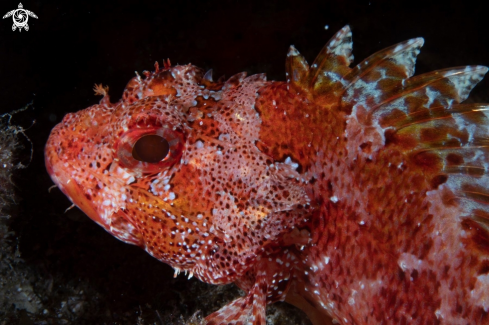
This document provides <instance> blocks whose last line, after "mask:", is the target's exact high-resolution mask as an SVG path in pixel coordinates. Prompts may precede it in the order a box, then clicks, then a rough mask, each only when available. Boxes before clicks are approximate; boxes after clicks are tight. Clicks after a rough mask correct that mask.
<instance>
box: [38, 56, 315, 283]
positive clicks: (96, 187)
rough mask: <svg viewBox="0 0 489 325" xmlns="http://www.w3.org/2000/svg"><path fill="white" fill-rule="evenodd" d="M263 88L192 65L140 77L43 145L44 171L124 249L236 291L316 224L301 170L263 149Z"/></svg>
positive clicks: (259, 81)
mask: <svg viewBox="0 0 489 325" xmlns="http://www.w3.org/2000/svg"><path fill="white" fill-rule="evenodd" d="M266 84H267V82H266V80H265V78H264V76H263V75H255V76H251V77H248V78H246V74H244V73H241V74H238V75H236V76H233V77H231V78H230V79H229V80H228V81H227V82H225V83H223V82H213V81H212V80H211V78H209V77H206V76H205V75H204V74H203V71H202V70H201V69H199V68H197V67H194V66H191V65H186V66H174V67H169V68H166V69H164V70H162V71H158V69H157V71H155V72H154V73H147V74H146V78H145V79H142V78H140V77H139V76H138V77H135V78H134V79H132V80H131V81H130V82H129V83H128V85H127V86H126V89H125V91H124V93H123V98H122V100H121V101H119V102H118V103H115V104H112V103H110V102H109V100H108V96H105V97H104V99H102V101H101V102H100V104H98V105H94V106H91V107H89V108H87V109H84V110H81V111H79V112H77V113H70V114H67V115H66V116H65V117H64V119H63V120H62V122H61V123H60V124H58V125H57V126H56V127H55V128H54V129H53V131H52V132H51V135H50V137H49V140H48V142H47V144H46V148H45V160H46V166H47V170H48V172H49V174H50V175H51V178H52V179H53V181H54V183H55V184H56V185H57V186H58V187H59V188H60V190H61V191H62V192H63V193H64V194H66V195H67V196H68V197H69V198H70V200H71V201H72V202H73V203H74V204H75V205H76V206H78V207H79V208H80V209H81V210H83V211H84V212H85V213H86V214H87V215H88V216H89V217H90V218H91V219H93V220H94V221H95V222H97V223H98V224H99V225H101V226H102V227H103V228H104V229H105V230H107V231H108V232H109V233H111V234H112V235H114V236H115V237H117V238H118V239H120V240H122V241H124V242H126V243H130V244H134V245H138V246H140V247H142V248H144V249H145V250H146V251H147V252H148V253H150V254H151V255H152V256H154V257H156V258H157V259H159V260H161V261H163V262H165V263H167V264H170V265H171V266H172V267H174V268H175V269H176V271H177V272H178V271H180V270H182V271H188V272H190V274H193V275H195V276H197V277H198V278H200V279H201V280H203V281H206V282H209V283H229V282H232V281H235V280H236V279H237V278H239V277H241V276H243V275H244V274H245V273H246V272H247V271H248V270H249V269H250V268H251V267H253V264H254V261H255V259H256V258H257V256H258V255H260V253H261V252H263V251H264V250H265V249H266V247H267V245H268V246H270V245H274V244H276V243H277V242H278V241H279V239H280V238H281V236H282V235H283V234H284V233H289V232H291V231H292V230H293V228H294V225H297V224H300V223H304V222H306V221H307V216H308V205H309V197H308V195H307V194H306V192H305V190H304V180H302V178H301V176H300V174H299V173H298V172H297V171H296V170H295V167H294V166H293V164H290V163H285V162H276V161H273V159H272V158H271V157H269V156H267V155H265V154H263V153H262V152H261V151H260V150H259V149H258V148H257V147H256V146H255V143H256V141H257V140H258V137H259V130H260V124H261V120H260V116H259V114H258V113H257V112H256V111H255V108H254V105H255V101H256V100H257V97H258V96H259V89H260V88H262V87H264V86H266ZM277 245H278V244H277Z"/></svg>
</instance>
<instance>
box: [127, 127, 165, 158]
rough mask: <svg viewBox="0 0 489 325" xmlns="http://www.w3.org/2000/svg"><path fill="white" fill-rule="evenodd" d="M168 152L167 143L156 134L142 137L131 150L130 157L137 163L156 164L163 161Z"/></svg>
mask: <svg viewBox="0 0 489 325" xmlns="http://www.w3.org/2000/svg"><path fill="white" fill-rule="evenodd" d="M169 151H170V145H169V143H168V141H167V140H166V139H165V138H163V137H161V136H159V135H156V134H150V135H145V136H142V137H141V138H140V139H139V140H137V141H136V143H135V144H134V146H133V148H132V157H133V158H134V159H136V160H138V161H142V162H147V163H157V162H160V161H161V160H163V159H165V158H166V156H168V152H169Z"/></svg>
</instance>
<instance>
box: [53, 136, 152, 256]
mask: <svg viewBox="0 0 489 325" xmlns="http://www.w3.org/2000/svg"><path fill="white" fill-rule="evenodd" d="M57 143H58V141H57V137H56V136H53V135H51V136H50V137H49V139H48V142H47V143H46V147H45V149H44V161H45V165H46V170H47V172H48V174H49V176H50V177H51V179H52V180H53V182H54V184H55V185H56V186H57V187H58V188H59V189H60V190H61V192H63V194H65V195H66V196H67V197H68V199H69V200H70V201H71V202H72V203H73V204H74V205H76V206H77V207H78V208H79V209H80V210H81V211H83V212H84V213H85V214H86V215H87V216H88V217H89V218H90V219H92V220H93V221H95V222H96V223H97V224H98V225H99V226H101V227H103V228H104V229H105V230H106V231H107V232H109V233H110V234H112V235H113V236H114V237H116V238H117V239H119V240H121V241H123V242H125V243H127V244H132V245H136V246H140V247H144V241H143V240H142V238H141V236H138V234H137V233H133V232H130V233H125V232H124V230H125V229H127V228H121V224H120V223H119V225H118V226H117V225H114V220H115V219H116V218H117V217H119V219H120V218H121V217H122V219H125V220H127V218H124V214H123V212H122V211H115V212H113V213H111V214H110V216H105V217H103V215H102V214H101V213H100V212H99V209H98V205H97V204H95V203H94V202H93V201H92V200H91V198H90V197H89V196H88V197H87V195H86V194H85V191H84V190H83V188H82V186H80V185H79V184H78V182H77V181H76V180H75V179H74V178H72V177H71V176H70V173H69V172H67V171H66V168H64V167H65V164H67V163H69V162H63V160H62V159H60V158H59V156H58V153H57V148H58V147H59V145H56V144H57ZM128 223H130V222H128Z"/></svg>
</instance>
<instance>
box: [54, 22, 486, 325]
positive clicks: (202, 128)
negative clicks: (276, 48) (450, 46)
mask: <svg viewBox="0 0 489 325" xmlns="http://www.w3.org/2000/svg"><path fill="white" fill-rule="evenodd" d="M422 44H423V40H422V39H420V38H418V39H413V40H409V41H406V42H403V43H400V44H398V45H395V46H392V47H390V48H388V49H385V50H383V51H380V52H378V53H376V54H374V55H372V56H371V57H369V58H368V59H366V60H365V61H363V62H362V63H360V64H359V65H357V66H356V67H354V68H350V67H349V65H350V63H351V61H352V60H353V57H352V55H351V32H350V29H349V27H348V26H346V27H344V28H343V29H342V30H340V31H339V32H338V33H337V34H336V35H335V36H334V37H333V38H332V39H331V40H330V41H329V42H328V43H327V44H326V46H325V47H324V48H323V50H322V51H321V52H320V54H319V56H318V57H317V58H316V60H315V61H314V63H313V64H312V65H311V66H309V65H308V64H307V62H306V61H305V60H304V58H303V57H302V56H301V55H300V54H299V53H298V52H297V50H296V49H295V48H293V47H291V49H290V50H289V53H288V55H287V61H286V68H287V75H286V76H287V81H286V82H274V81H272V82H268V81H266V79H265V76H264V75H254V76H250V77H247V78H246V74H245V73H240V74H237V75H235V76H233V77H231V78H230V79H229V80H227V81H226V82H214V81H212V77H211V74H210V73H206V74H205V75H204V73H203V71H202V70H201V69H199V68H197V67H195V66H192V65H186V66H173V67H172V66H170V63H169V61H168V62H165V67H164V69H162V70H160V69H159V67H158V65H157V64H156V71H154V72H151V73H150V72H145V78H140V77H139V76H137V77H135V78H133V79H132V80H131V81H130V82H129V83H128V85H127V86H126V89H125V91H124V94H123V98H122V99H121V100H120V101H118V102H117V103H111V102H110V101H109V96H108V95H107V91H108V89H107V88H103V87H101V86H97V87H96V92H97V93H98V94H101V95H104V98H103V99H102V101H101V102H100V104H98V105H94V106H91V107H89V108H87V109H85V110H82V111H80V112H77V113H72V114H68V115H66V116H65V118H64V119H63V121H62V122H61V123H60V124H59V125H57V126H56V127H55V128H54V129H53V131H52V133H51V136H50V138H49V140H48V143H47V145H46V152H45V155H46V165H47V169H48V172H49V174H50V175H51V177H52V179H53V181H54V182H55V183H56V184H57V185H58V187H59V188H60V189H61V190H62V191H63V192H64V193H65V194H66V195H67V196H68V197H69V198H70V199H71V200H72V201H73V203H74V204H76V205H77V206H78V207H79V208H80V209H82V210H83V211H84V212H85V213H86V214H87V215H88V216H89V217H90V218H92V219H93V220H94V221H96V222H97V223H98V224H100V225H101V226H102V227H104V228H105V229H106V230H107V231H108V232H110V233H111V234H113V235H114V236H115V237H117V238H119V239H120V240H123V241H124V242H127V243H131V244H135V245H138V246H140V247H142V248H144V249H145V250H146V251H147V252H148V253H150V254H151V255H152V256H154V257H156V258H157V259H159V260H161V261H163V262H165V263H168V264H169V265H171V266H172V267H173V268H175V270H176V273H177V274H178V272H180V271H185V272H186V273H189V274H190V276H192V275H193V276H196V277H198V278H199V279H201V280H202V281H205V282H208V283H214V284H222V283H229V282H235V283H237V284H238V286H240V287H241V288H242V289H243V290H245V292H247V295H246V296H244V297H242V298H239V299H237V300H236V301H234V302H233V303H231V304H229V305H227V306H224V307H223V308H222V309H220V310H218V311H217V312H215V313H213V314H211V315H209V316H208V317H207V318H206V319H207V321H208V323H209V324H227V323H230V324H248V323H252V324H265V307H266V305H267V304H268V303H273V302H275V301H279V300H285V301H288V302H290V303H292V304H294V305H296V306H298V307H299V308H301V309H303V310H304V311H305V312H306V313H307V314H308V316H309V317H310V319H311V320H312V322H313V323H314V324H327V323H329V322H330V321H331V318H332V319H333V320H336V321H337V322H339V323H341V324H408V323H409V324H438V323H440V324H488V323H489V314H488V312H489V254H488V253H489V235H488V232H487V230H488V229H489V226H488V225H489V222H488V220H489V187H488V185H487V184H489V182H488V180H489V178H488V177H487V172H488V168H489V152H488V149H487V148H488V145H487V138H488V133H489V120H488V117H487V112H488V110H489V106H487V105H483V104H459V103H460V102H462V101H463V100H465V99H466V98H467V96H468V94H469V92H470V90H471V89H472V87H473V86H474V85H475V84H477V82H479V81H480V80H481V79H482V77H483V75H484V74H485V73H486V72H487V68H485V67H481V66H469V67H461V68H454V69H447V70H442V71H436V72H432V73H428V74H424V75H420V76H415V77H412V75H413V74H414V63H415V60H416V55H417V54H418V53H419V49H420V47H421V46H422ZM145 135H158V136H160V137H162V138H164V139H166V141H168V143H169V148H170V150H169V152H168V154H167V156H166V157H165V158H164V159H163V160H161V161H159V162H153V163H151V162H144V161H141V159H139V160H138V159H136V158H135V156H134V155H133V151H132V150H133V149H132V148H133V146H134V145H135V143H136V142H137V141H138V140H139V139H140V138H141V137H143V136H145ZM328 316H330V317H331V318H329V317H328Z"/></svg>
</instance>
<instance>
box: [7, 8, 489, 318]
mask: <svg viewBox="0 0 489 325" xmlns="http://www.w3.org/2000/svg"><path fill="white" fill-rule="evenodd" d="M18 2H19V0H5V1H2V2H1V3H0V14H1V15H4V14H5V13H7V12H8V11H10V10H12V9H16V8H17V6H18ZM483 3H484V1H443V2H441V1H424V2H413V1H376V0H370V1H368V0H366V1H340V0H332V1H327V0H324V1H286V0H281V1H264V0H263V1H164V0H163V1H119V2H104V1H100V2H97V3H95V2H94V3H91V2H78V1H76V2H75V1H32V0H26V1H22V4H23V5H24V9H28V10H31V11H33V12H34V13H35V14H36V15H37V16H38V17H39V18H38V19H34V18H29V27H30V30H29V31H27V32H26V31H25V30H23V31H22V32H19V31H18V30H17V31H15V32H13V31H12V29H11V26H12V19H11V18H7V19H3V20H0V100H1V102H0V113H4V112H10V111H12V110H15V109H19V108H21V107H24V106H25V105H26V104H27V103H30V102H32V106H31V107H30V108H28V109H27V110H26V111H24V112H22V113H18V114H16V115H15V117H14V119H13V122H14V123H16V124H19V125H22V126H24V127H29V126H30V125H31V123H32V121H33V120H35V124H34V125H33V126H31V127H30V128H29V130H28V131H27V132H26V133H27V135H28V136H29V138H30V139H31V141H32V143H33V150H34V156H33V157H34V158H33V160H32V161H31V162H30V165H29V168H27V169H25V170H22V171H21V172H20V173H19V174H18V175H16V178H15V179H16V183H17V192H18V197H19V198H21V201H20V204H19V206H18V208H17V210H16V211H15V214H14V215H15V218H13V219H12V224H11V227H12V229H13V230H14V231H15V232H16V234H17V243H18V245H19V251H20V253H21V256H22V258H23V259H24V260H25V263H26V265H27V266H28V267H29V268H31V269H35V270H36V272H37V274H38V275H39V277H40V279H41V280H43V281H44V280H46V279H51V280H52V281H54V284H55V285H54V286H55V288H54V289H52V288H51V291H50V292H49V294H50V296H49V297H48V298H46V299H47V300H48V302H49V301H50V303H51V305H52V306H53V309H55V307H54V306H55V305H56V304H58V303H59V301H57V300H56V299H58V298H59V296H60V295H61V296H62V295H63V292H56V286H58V287H59V288H61V289H59V290H61V291H62V290H63V288H65V287H66V286H67V284H69V286H70V288H74V287H76V286H77V283H83V284H84V285H85V286H86V289H85V291H88V292H92V294H93V296H90V294H87V293H85V296H86V298H87V299H88V300H90V301H91V302H90V303H88V304H86V306H85V307H84V309H85V311H93V310H95V311H96V312H99V313H100V315H99V316H97V315H91V316H87V312H85V313H83V312H80V314H79V315H75V318H76V317H79V319H80V320H79V321H77V322H79V323H83V321H86V322H88V321H89V319H91V320H92V321H93V320H94V319H103V320H104V322H105V321H107V322H108V323H110V322H113V323H117V322H122V323H124V322H125V321H126V322H127V321H128V320H130V323H132V324H135V323H136V320H137V317H138V316H140V315H139V313H140V312H141V311H140V310H143V309H145V310H148V312H146V315H150V318H149V319H150V320H151V319H154V318H155V312H154V311H155V310H160V311H161V310H162V309H164V308H167V309H168V308H172V307H171V306H172V304H177V305H178V307H174V308H176V309H178V311H175V312H174V314H175V315H178V314H179V313H183V314H184V315H185V316H188V315H190V314H192V313H193V312H194V311H195V310H196V309H197V308H200V309H204V311H206V312H208V311H209V310H206V307H202V306H201V305H199V301H194V302H193V301H192V299H188V298H186V299H184V298H182V296H185V295H189V294H190V295H192V294H195V296H194V298H195V300H197V296H198V295H200V293H192V292H191V289H189V287H188V283H189V282H188V281H187V280H186V279H183V276H180V277H179V278H177V279H176V280H173V278H172V274H173V270H172V269H171V268H170V267H168V266H166V265H164V264H163V263H160V262H158V261H156V260H154V259H152V258H151V257H149V256H147V254H146V253H144V252H143V251H141V250H139V249H137V248H135V247H131V246H129V245H125V244H123V243H121V242H119V241H117V240H116V239H114V238H113V237H112V236H110V235H109V234H107V233H105V231H104V230H102V229H101V228H100V227H98V226H97V225H96V224H95V223H93V222H91V221H90V220H89V219H88V218H87V217H85V216H84V215H83V213H81V212H80V211H79V210H77V209H76V208H75V209H72V210H70V211H68V212H67V213H64V211H65V209H66V208H67V207H69V206H70V202H69V201H68V200H67V199H66V198H65V197H64V196H63V195H62V194H61V193H60V191H59V190H57V189H54V190H52V191H51V193H48V188H49V187H50V186H51V185H52V182H51V181H50V179H49V176H48V175H47V173H46V172H45V169H44V162H43V147H44V143H45V142H46V139H47V137H48V135H49V132H50V130H51V129H52V127H53V126H54V125H55V124H56V123H58V122H60V120H61V119H62V117H63V116H64V114H66V113H67V112H75V111H78V110H80V109H83V108H85V107H87V106H89V105H92V104H95V103H97V102H98V101H99V100H100V97H96V96H94V93H93V90H92V88H93V85H94V84H95V83H103V84H104V85H109V86H110V91H109V93H110V96H111V98H112V101H117V100H118V99H119V98H120V96H121V94H122V90H123V88H124V86H125V84H126V83H127V82H128V81H129V79H131V78H132V77H133V76H134V71H138V72H141V71H143V70H152V69H153V65H154V62H155V61H156V60H158V61H159V62H160V65H162V64H161V62H162V60H163V59H166V58H170V60H171V62H172V64H186V63H189V62H191V63H192V64H195V65H197V66H200V67H202V68H205V69H209V68H212V69H214V76H215V77H219V76H220V75H225V76H226V77H229V76H231V75H233V74H235V73H238V72H241V71H247V72H248V73H249V74H253V73H260V72H265V73H266V74H267V75H268V78H269V79H274V80H284V62H285V55H286V53H287V49H288V47H289V45H291V44H294V45H295V46H296V48H297V49H298V50H299V51H300V52H301V53H302V54H304V55H305V57H306V58H307V60H308V61H309V62H312V60H313V59H314V57H315V55H316V54H317V53H318V52H319V50H320V49H321V47H322V46H323V45H324V44H325V43H326V41H327V40H328V39H329V38H330V37H331V36H332V35H333V34H334V33H335V32H336V31H337V30H339V29H340V28H341V27H343V26H344V25H346V24H350V26H351V28H352V31H353V42H354V54H355V58H356V59H355V61H354V64H357V63H359V62H360V60H363V59H364V58H366V56H368V55H369V54H372V53H374V52H375V51H377V50H380V49H382V48H384V47H386V46H389V45H392V44H395V43H398V42H401V41H403V40H406V39H409V38H413V37H418V36H422V37H424V38H425V46H424V47H423V49H422V51H421V54H420V55H419V56H418V61H417V62H418V63H417V67H416V72H417V73H423V72H428V71H430V70H436V69H441V68H446V67H451V66H460V65H468V64H481V65H489V33H488V32H489V27H488V22H489V19H488V17H487V14H486V13H487V12H488V11H487V7H485V6H484V5H483ZM483 6H484V7H483ZM325 25H328V26H329V29H328V30H325ZM487 79H488V78H487V77H486V80H484V81H483V82H481V84H480V85H479V86H478V87H477V88H476V89H475V90H474V91H473V93H472V96H471V98H472V100H475V101H485V102H487V101H489V92H488V90H489V82H488V81H487ZM26 145H27V146H28V144H27V143H26ZM28 153H29V152H28V149H26V150H25V152H24V153H23V154H22V155H21V158H20V159H21V160H23V161H27V160H28ZM53 279H54V280H53ZM41 280H40V281H41ZM190 283H192V284H193V285H195V286H199V284H195V283H196V282H195V281H190ZM90 290H91V291H90ZM205 290H206V289H205ZM67 295H68V293H67ZM87 295H88V296H87ZM89 296H90V297H89ZM56 297H58V298H56ZM199 297H200V296H199ZM202 297H205V295H203V296H202ZM199 299H200V298H199ZM203 299H207V298H203ZM208 299H215V298H214V297H210V298H208ZM93 301H96V303H95V306H93V305H90V304H93ZM182 301H183V302H182ZM46 304H47V305H49V304H48V303H46ZM46 304H45V305H46ZM182 304H183V305H182ZM140 306H142V307H141V309H140ZM182 306H183V307H182ZM209 308H210V309H212V308H215V307H209ZM138 311H139V312H138ZM24 316H25V315H24ZM90 317H95V318H90ZM97 317H99V318H97ZM24 318H25V317H24ZM28 318H29V317H27V319H28ZM31 318H32V317H31ZM75 318H74V319H75ZM73 322H75V321H73ZM28 323H29V321H28V320H27V323H25V324H28Z"/></svg>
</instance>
